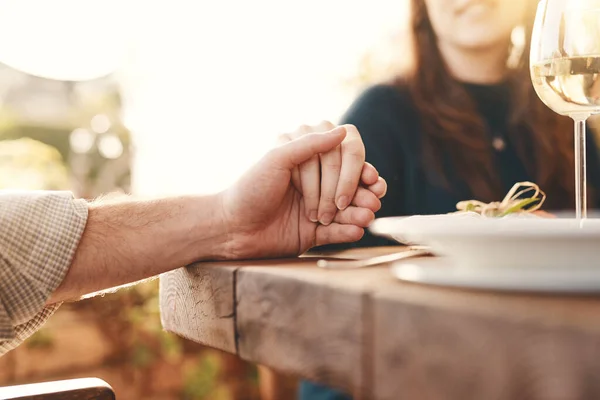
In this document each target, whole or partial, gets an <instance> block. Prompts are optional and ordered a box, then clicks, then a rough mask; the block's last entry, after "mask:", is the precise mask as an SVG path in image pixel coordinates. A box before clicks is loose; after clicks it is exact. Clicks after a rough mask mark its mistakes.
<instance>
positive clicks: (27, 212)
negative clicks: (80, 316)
mask: <svg viewBox="0 0 600 400" xmlns="http://www.w3.org/2000/svg"><path fill="white" fill-rule="evenodd" d="M87 215H88V207H87V202H86V201H85V200H81V199H79V200H76V199H74V198H73V195H72V194H71V193H69V192H50V191H29V192H23V191H0V356H1V355H2V354H4V353H6V352H8V351H9V350H12V349H13V348H15V347H16V346H17V345H19V344H20V343H21V342H23V341H24V340H25V339H26V338H27V337H29V336H30V335H31V334H33V333H34V332H35V331H36V330H38V329H39V328H40V327H41V326H42V325H43V324H44V323H45V322H46V320H47V319H48V318H49V317H50V316H51V315H52V314H53V313H54V312H55V311H56V310H57V309H58V307H59V306H60V304H55V305H52V306H49V307H46V306H45V304H46V301H47V299H48V298H49V297H50V295H51V294H52V293H53V292H54V290H56V288H57V287H58V286H59V285H60V283H61V282H62V280H63V279H64V277H65V275H66V273H67V271H68V269H69V266H70V264H71V261H72V259H73V256H74V254H75V250H76V249H77V246H78V244H79V240H80V238H81V235H82V234H83V230H84V229H85V224H86V222H87Z"/></svg>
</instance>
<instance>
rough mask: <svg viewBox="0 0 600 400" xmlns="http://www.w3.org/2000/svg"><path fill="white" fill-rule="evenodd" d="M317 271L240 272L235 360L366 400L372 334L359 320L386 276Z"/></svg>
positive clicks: (307, 262)
mask: <svg viewBox="0 0 600 400" xmlns="http://www.w3.org/2000/svg"><path fill="white" fill-rule="evenodd" d="M315 263H316V260H314V259H300V260H294V261H285V262H283V261H276V262H274V263H273V264H272V266H267V265H263V266H258V265H257V266H247V267H244V268H240V269H239V270H238V271H237V280H236V281H237V288H236V295H237V324H236V327H237V332H238V349H239V355H240V356H241V357H242V358H244V359H246V360H249V361H252V362H257V363H259V364H264V365H267V366H270V367H273V368H274V369H277V370H279V371H283V372H286V373H291V374H295V375H297V376H301V377H304V378H308V379H311V380H315V381H318V382H327V383H328V384H329V385H331V386H334V387H338V388H342V389H345V390H349V391H352V392H355V393H364V392H368V391H369V390H370V389H369V384H370V383H369V381H368V379H366V378H367V375H366V374H364V373H363V366H364V365H365V364H368V362H367V360H364V353H363V346H362V344H363V343H364V342H365V340H366V337H367V335H368V332H367V331H366V330H367V329H369V327H368V326H366V325H365V324H363V320H364V318H365V315H366V314H367V313H368V305H367V304H366V303H367V302H368V293H369V291H368V289H369V288H373V287H374V283H375V282H376V281H378V280H379V279H381V277H382V276H385V277H386V278H387V276H388V274H387V270H382V269H381V268H380V269H372V270H355V271H327V270H322V269H318V268H316V267H315ZM377 270H379V271H380V273H379V274H378V273H374V272H375V271H377ZM382 271H383V272H384V274H383V275H382V274H381V272H382Z"/></svg>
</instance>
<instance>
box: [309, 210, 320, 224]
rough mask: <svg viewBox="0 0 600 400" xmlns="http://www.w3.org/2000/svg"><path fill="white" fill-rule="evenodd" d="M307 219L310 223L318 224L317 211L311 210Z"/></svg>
mask: <svg viewBox="0 0 600 400" xmlns="http://www.w3.org/2000/svg"><path fill="white" fill-rule="evenodd" d="M308 219H310V222H319V214H318V213H317V210H311V211H310V213H309V214H308Z"/></svg>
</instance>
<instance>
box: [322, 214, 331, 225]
mask: <svg viewBox="0 0 600 400" xmlns="http://www.w3.org/2000/svg"><path fill="white" fill-rule="evenodd" d="M332 221H333V214H331V213H326V214H323V215H322V216H321V221H320V222H321V224H323V225H329V224H330V223H331V222H332Z"/></svg>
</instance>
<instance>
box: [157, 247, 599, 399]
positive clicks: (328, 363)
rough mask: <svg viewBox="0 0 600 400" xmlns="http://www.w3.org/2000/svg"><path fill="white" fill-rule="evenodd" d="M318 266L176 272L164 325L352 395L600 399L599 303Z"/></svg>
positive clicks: (266, 264) (169, 282) (281, 263)
mask: <svg viewBox="0 0 600 400" xmlns="http://www.w3.org/2000/svg"><path fill="white" fill-rule="evenodd" d="M398 250H399V249H398V248H397V247H396V248H379V249H360V250H353V251H351V252H343V253H339V254H335V255H333V256H334V257H341V258H364V257H370V256H375V255H380V254H386V253H389V252H392V251H398ZM317 259H318V257H313V256H307V257H302V258H299V259H292V260H268V261H250V262H243V263H227V264H208V265H198V266H194V267H192V268H189V269H187V270H182V271H184V272H180V274H182V275H172V276H169V277H167V278H166V279H165V278H163V281H162V282H161V290H162V293H161V307H162V308H163V313H165V314H166V315H163V323H164V324H165V326H166V327H167V329H169V330H171V331H174V332H176V333H179V334H182V335H183V336H186V337H189V338H191V339H193V340H196V341H200V342H202V343H205V344H208V345H210V346H213V347H219V348H221V349H224V350H226V351H229V352H232V353H236V352H237V354H238V355H239V356H240V357H242V358H244V359H245V360H248V361H250V362H254V363H258V364H262V365H265V366H268V367H269V368H272V369H274V370H277V371H280V372H283V373H288V374H293V375H295V376H298V377H302V378H308V379H311V380H314V381H317V382H321V383H324V384H327V385H329V386H332V387H337V388H340V389H342V390H344V391H346V392H350V393H353V394H354V395H355V396H356V397H357V398H365V399H371V398H372V399H381V400H387V399H399V398H406V399H412V398H418V399H424V400H437V399H461V400H462V399H486V400H487V399H492V400H494V399H498V400H509V399H510V400H512V399H518V400H521V399H523V400H540V399H550V400H555V399H556V400H563V399H564V400H579V399H592V398H600V379H599V378H598V377H600V318H598V316H599V315H600V298H598V297H583V296H581V297H577V296H550V295H534V294H511V293H504V294H502V293H494V292H484V291H468V290H453V289H444V288H438V287H429V286H423V285H413V284H407V283H400V282H398V281H397V280H395V279H394V278H393V277H392V275H391V274H390V272H389V269H388V267H387V266H381V267H375V268H369V269H364V270H347V271H343V270H342V271H339V270H338V271H329V270H322V269H319V268H317V267H316V260H317ZM430 262H432V263H439V262H441V261H440V260H438V259H431V260H430ZM215 290H216V292H217V294H216V295H215ZM219 316H221V317H225V318H219ZM223 320H224V321H223ZM224 322H227V324H225V323H224ZM221 336H222V337H225V338H226V340H225V339H222V338H221V339H217V338H219V337H221ZM273 385H275V383H273Z"/></svg>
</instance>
